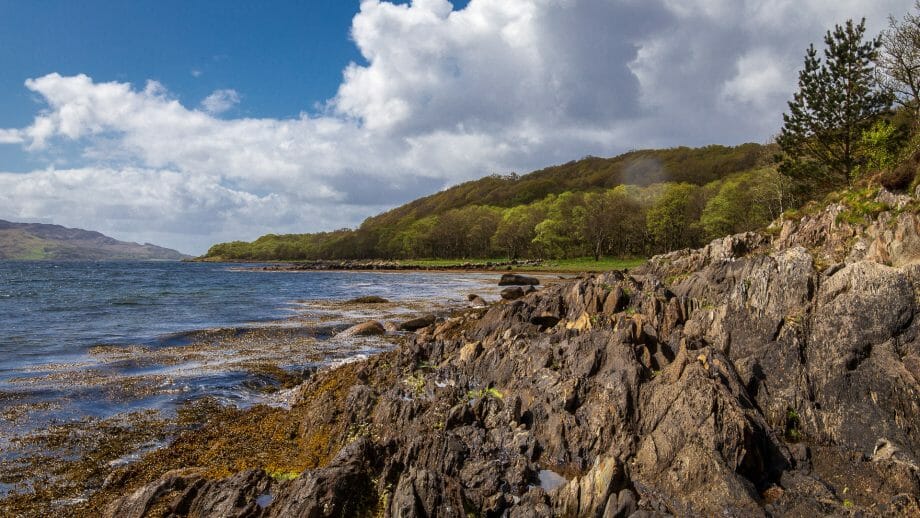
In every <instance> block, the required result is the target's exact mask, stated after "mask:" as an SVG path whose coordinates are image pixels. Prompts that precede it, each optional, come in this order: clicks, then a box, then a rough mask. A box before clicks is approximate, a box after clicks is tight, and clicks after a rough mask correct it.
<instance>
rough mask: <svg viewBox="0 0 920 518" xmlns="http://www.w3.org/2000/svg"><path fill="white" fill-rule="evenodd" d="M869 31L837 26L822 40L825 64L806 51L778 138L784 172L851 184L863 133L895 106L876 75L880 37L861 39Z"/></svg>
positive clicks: (861, 25) (861, 27) (831, 183)
mask: <svg viewBox="0 0 920 518" xmlns="http://www.w3.org/2000/svg"><path fill="white" fill-rule="evenodd" d="M865 32H866V21H865V19H863V20H862V21H861V22H860V23H859V24H858V25H856V24H854V23H853V20H848V21H847V22H846V25H845V26H843V27H841V26H840V25H837V26H835V27H834V30H833V31H828V32H827V34H826V35H825V36H824V43H825V45H826V48H825V49H824V59H823V60H822V59H821V58H819V57H818V52H817V50H815V47H814V45H810V46H809V47H808V50H807V52H806V54H805V68H804V69H803V70H801V71H800V72H799V91H798V92H796V93H795V95H794V96H793V99H792V101H790V102H789V113H784V114H783V128H782V130H781V132H780V135H779V137H778V138H777V143H778V144H779V146H780V148H781V149H782V152H783V155H784V157H783V161H782V163H781V164H780V171H781V172H782V173H783V174H787V175H789V176H792V177H796V178H803V179H808V180H817V181H819V182H822V183H826V184H827V186H835V185H839V184H849V183H850V182H851V181H852V180H853V173H854V170H855V168H856V166H857V165H859V143H860V138H861V137H862V133H863V131H865V130H866V129H867V128H868V127H870V126H871V125H872V123H873V122H874V121H875V119H876V118H877V117H878V115H879V114H881V113H883V112H884V111H885V110H887V109H888V108H889V107H890V106H891V97H890V94H889V93H888V92H886V91H885V90H884V89H882V88H881V87H880V85H879V83H878V80H877V77H876V75H875V73H874V67H875V62H876V60H877V59H878V55H879V48H880V47H881V45H882V42H881V38H875V39H872V40H869V41H863V35H864V34H865Z"/></svg>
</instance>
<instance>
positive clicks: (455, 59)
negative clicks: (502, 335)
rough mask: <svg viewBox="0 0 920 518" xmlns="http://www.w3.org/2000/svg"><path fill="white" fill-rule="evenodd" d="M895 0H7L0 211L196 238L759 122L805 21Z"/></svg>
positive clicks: (207, 239)
mask: <svg viewBox="0 0 920 518" xmlns="http://www.w3.org/2000/svg"><path fill="white" fill-rule="evenodd" d="M912 5H913V0H772V1H769V0H469V1H468V2H467V1H455V2H453V3H451V2H449V1H447V0H412V1H402V2H387V1H378V0H364V1H360V2H359V1H345V0H310V1H308V2H304V1H301V0H277V1H273V2H252V1H237V0H223V1H221V2H190V1H187V0H134V1H131V2H120V1H114V0H108V1H103V0H81V1H80V2H73V1H71V0H36V1H30V2H22V1H18V0H0V219H7V220H12V221H30V222H43V223H56V224H61V225H65V226H71V227H79V228H86V229H92V230H98V231H100V232H103V233H105V234H108V235H110V236H113V237H116V238H118V239H123V240H128V241H137V242H142V243H143V242H152V243H155V244H159V245H162V246H168V247H171V248H176V249H179V250H181V251H183V252H186V253H192V254H200V253H203V252H204V251H206V250H207V248H208V247H209V246H210V245H212V244H214V243H217V242H221V241H229V240H235V239H242V240H251V239H254V238H256V237H258V236H260V235H263V234H266V233H291V232H312V231H320V230H333V229H338V228H345V227H355V226H357V225H359V224H360V222H361V221H362V220H363V219H364V218H366V217H368V216H371V215H374V214H376V213H378V212H380V211H383V210H386V209H388V208H391V207H394V206H398V205H400V204H402V203H405V202H407V201H410V200H412V199H415V198H417V197H419V196H423V195H427V194H431V193H433V192H437V191H438V190H441V189H444V188H446V187H449V186H451V185H455V184H457V183H460V182H463V181H467V180H471V179H475V178H479V177H482V176H485V175H488V174H492V173H509V172H518V173H526V172H529V171H531V170H534V169H538V168H541V167H545V166H548V165H552V164H558V163H564V162H568V161H569V160H574V159H578V158H581V157H584V156H587V155H595V156H614V155H616V154H619V153H622V152H625V151H628V150H630V149H640V148H657V147H672V146H680V145H687V146H699V145H707V144H725V145H733V144H740V143H744V142H768V141H770V140H771V139H772V137H773V136H774V135H775V134H776V133H777V132H778V130H779V128H780V125H781V122H782V118H781V117H782V112H783V110H784V109H785V107H786V101H788V99H789V98H790V97H791V96H792V93H793V92H794V90H795V87H796V78H797V70H798V69H799V68H800V67H801V64H802V59H803V56H804V52H805V49H806V47H807V46H808V44H809V43H812V42H815V43H816V44H820V43H821V39H822V37H823V35H824V33H825V31H826V30H828V29H829V28H831V27H832V26H833V25H834V24H835V23H842V22H844V21H845V20H846V19H848V18H857V19H858V18H861V17H866V18H867V25H868V27H869V31H870V33H872V34H877V33H878V32H879V31H881V30H883V29H884V28H885V27H886V26H887V23H888V20H887V19H888V16H889V15H892V14H893V15H895V16H896V17H901V16H903V15H904V14H905V13H907V12H908V11H909V10H910V8H911V6H912ZM819 46H820V45H819Z"/></svg>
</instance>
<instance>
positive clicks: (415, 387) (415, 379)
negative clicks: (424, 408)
mask: <svg viewBox="0 0 920 518" xmlns="http://www.w3.org/2000/svg"><path fill="white" fill-rule="evenodd" d="M402 381H403V383H404V384H406V385H407V386H408V387H409V389H411V390H412V393H413V394H415V395H416V396H421V395H422V394H423V393H424V392H425V377H424V376H421V375H419V374H413V375H411V376H408V377H406V378H405V379H403V380H402Z"/></svg>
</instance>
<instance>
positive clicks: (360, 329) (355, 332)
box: [336, 320, 386, 337]
mask: <svg viewBox="0 0 920 518" xmlns="http://www.w3.org/2000/svg"><path fill="white" fill-rule="evenodd" d="M382 334H386V329H384V327H383V324H381V323H380V322H378V321H376V320H370V321H368V322H364V323H361V324H357V325H354V326H351V327H349V328H348V329H346V330H344V331H342V332H341V333H339V334H338V335H336V336H339V337H349V336H377V335H382Z"/></svg>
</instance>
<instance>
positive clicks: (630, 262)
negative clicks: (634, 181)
mask: <svg viewBox="0 0 920 518" xmlns="http://www.w3.org/2000/svg"><path fill="white" fill-rule="evenodd" d="M507 261H508V259H410V260H403V261H399V264H402V265H404V266H413V267H418V268H449V267H451V266H461V265H464V264H472V265H474V266H482V267H486V264H487V263H489V262H491V263H493V264H494V263H502V262H507ZM645 261H646V259H643V258H627V259H622V258H613V257H604V258H602V259H601V260H600V261H595V260H594V258H593V257H579V258H576V259H550V260H545V261H543V263H542V264H540V265H539V266H532V265H515V266H511V269H512V270H514V271H527V272H544V271H545V272H604V271H609V270H623V269H626V268H635V267H637V266H640V265H643V264H645ZM502 268H503V269H505V268H507V267H502Z"/></svg>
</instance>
